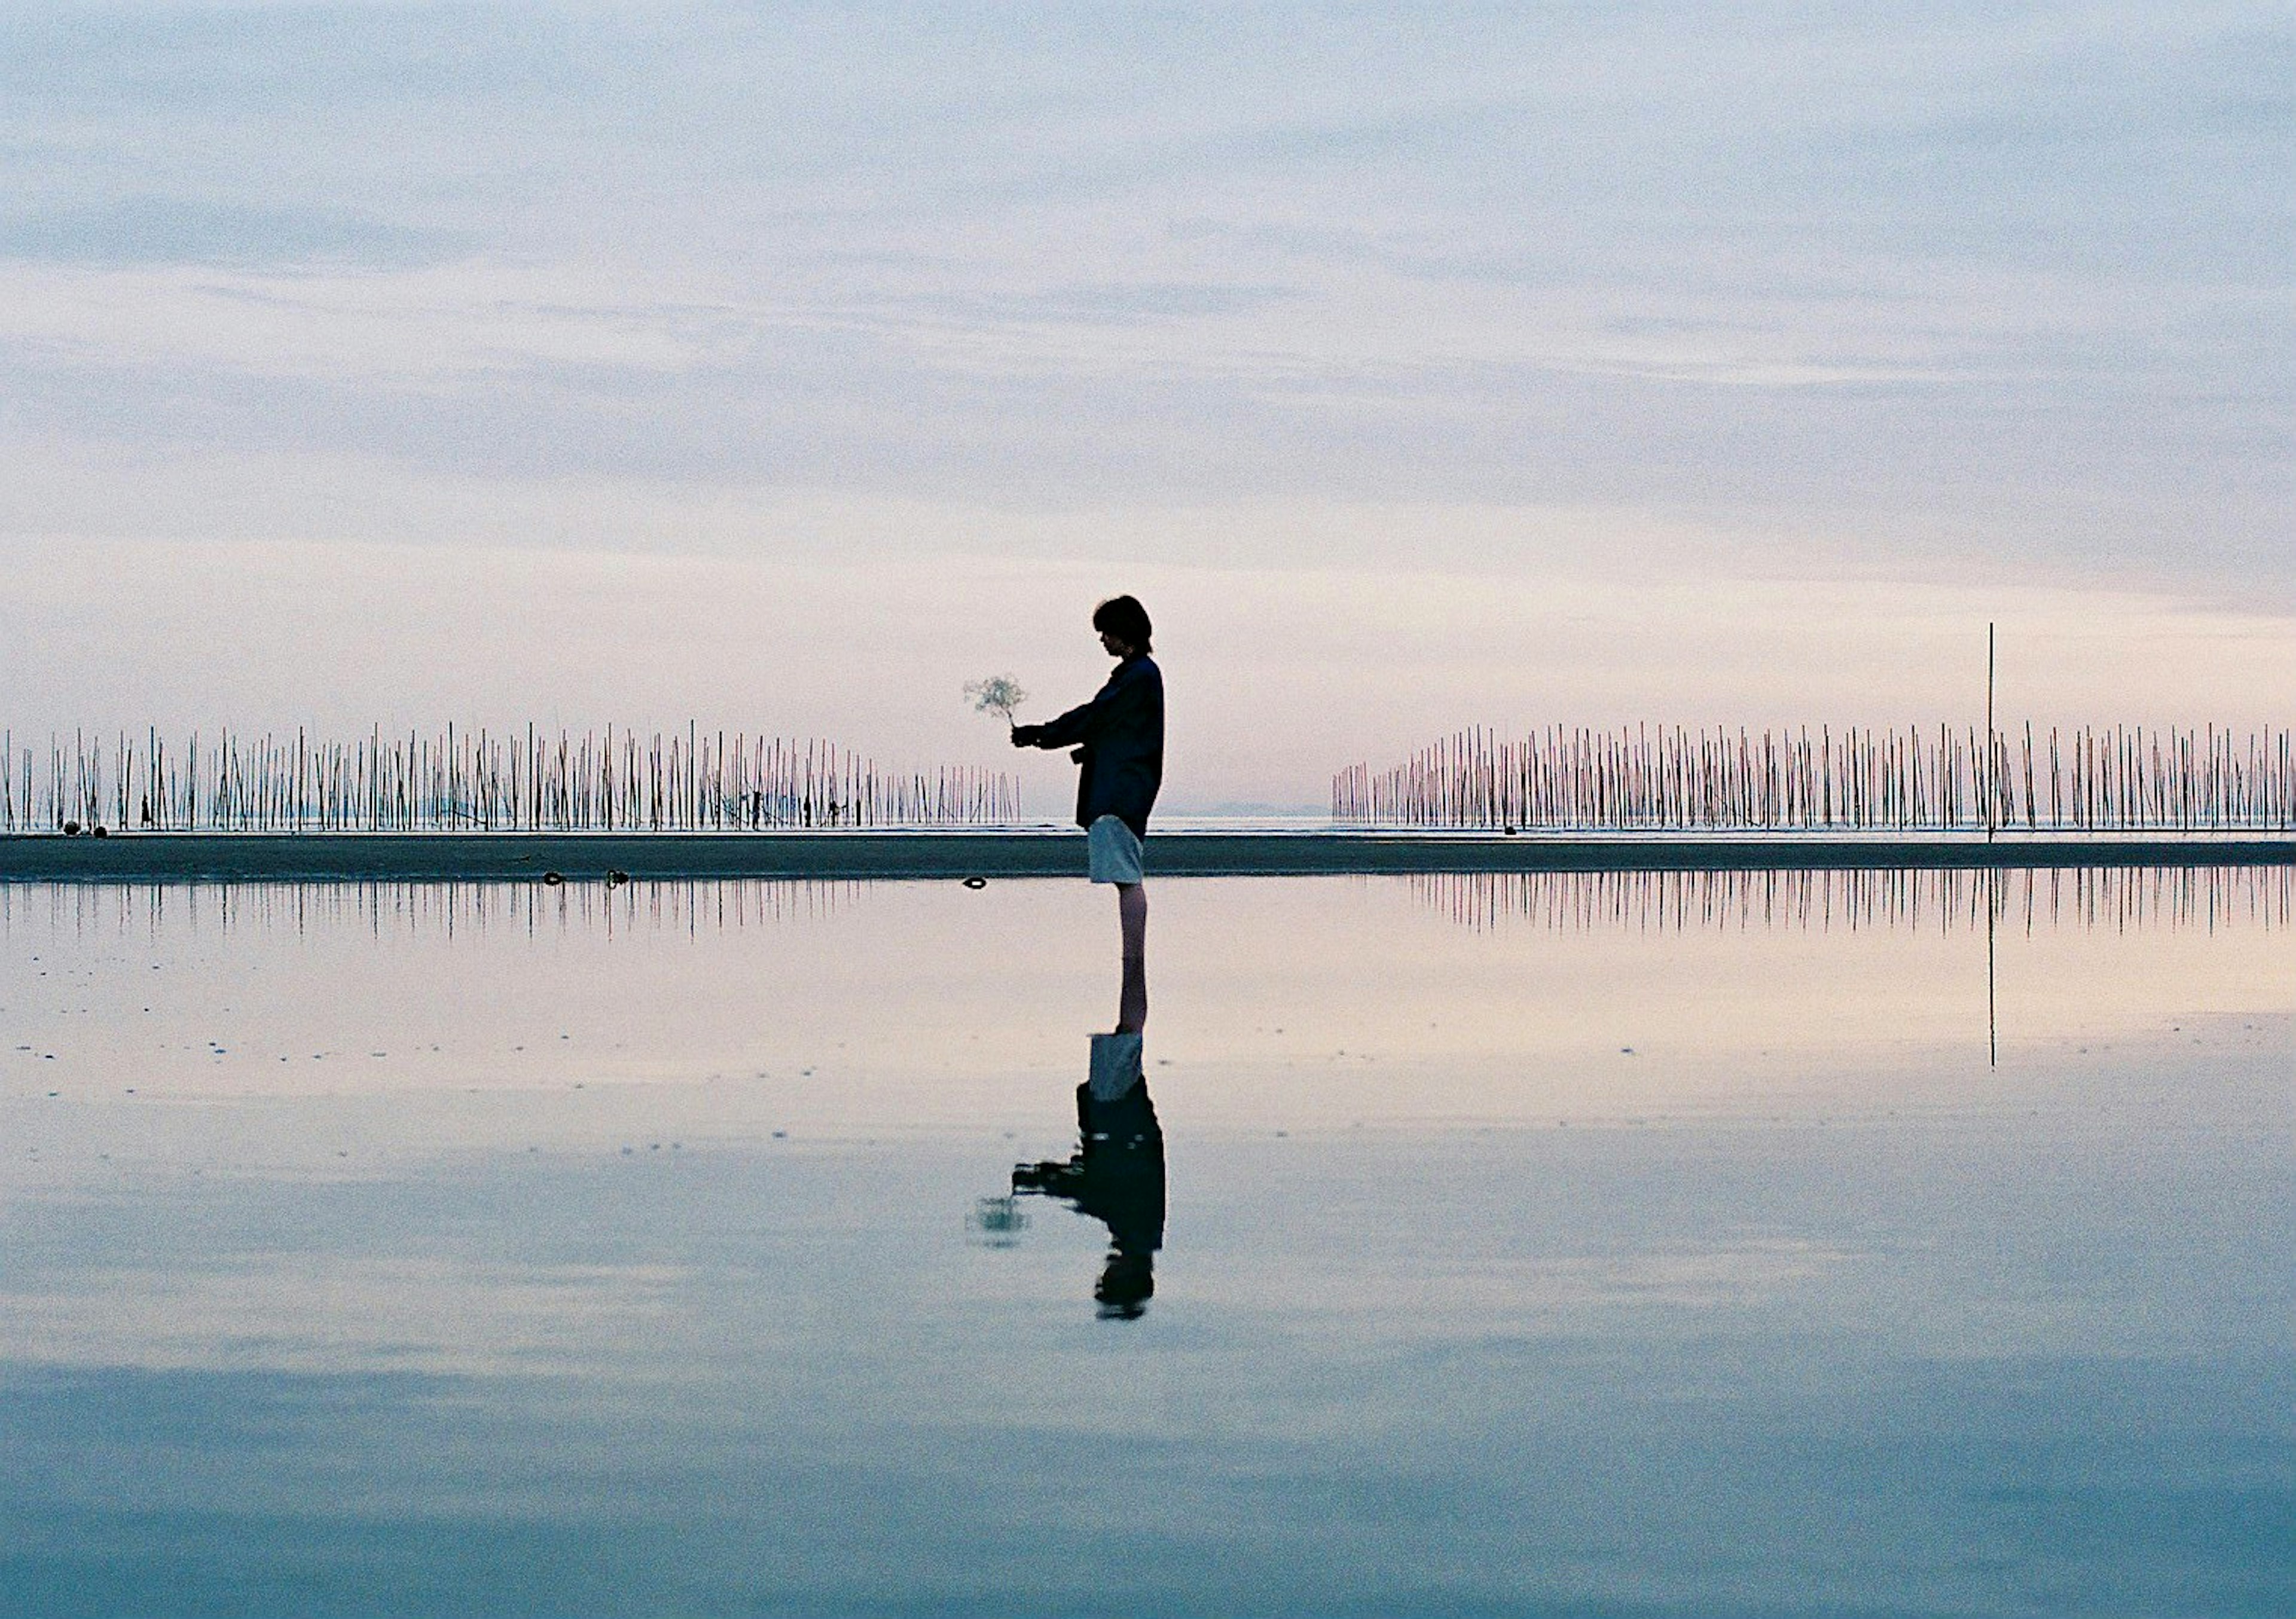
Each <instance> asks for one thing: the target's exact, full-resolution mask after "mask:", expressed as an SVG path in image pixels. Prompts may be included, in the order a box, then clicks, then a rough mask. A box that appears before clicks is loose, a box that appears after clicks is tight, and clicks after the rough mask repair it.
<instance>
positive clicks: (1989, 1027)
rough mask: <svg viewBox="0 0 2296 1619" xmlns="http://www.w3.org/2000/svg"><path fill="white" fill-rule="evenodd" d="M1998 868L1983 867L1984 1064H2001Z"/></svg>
mask: <svg viewBox="0 0 2296 1619" xmlns="http://www.w3.org/2000/svg"><path fill="white" fill-rule="evenodd" d="M2000 881H2001V872H2000V870H1999V868H1997V867H1995V866H1988V867H1986V868H1985V1066H1986V1067H1989V1068H1997V1067H2000V1066H2001V1033H2000V1030H2001V1025H2000V1022H1999V1020H1998V1019H1997V1017H1996V1015H1995V1007H1996V1002H1995V999H1994V988H1993V916H1994V912H1995V911H1996V909H1997V904H1998V887H1999V884H2000Z"/></svg>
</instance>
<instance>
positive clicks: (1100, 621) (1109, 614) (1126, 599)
mask: <svg viewBox="0 0 2296 1619" xmlns="http://www.w3.org/2000/svg"><path fill="white" fill-rule="evenodd" d="M1092 627H1093V628H1095V629H1096V630H1100V631H1103V632H1104V633H1106V634H1111V635H1113V636H1115V637H1116V638H1117V639H1118V640H1119V641H1120V642H1123V643H1124V644H1125V645H1126V646H1128V647H1130V648H1131V649H1132V650H1134V651H1136V652H1145V651H1149V650H1152V649H1151V648H1150V646H1149V644H1148V642H1149V638H1150V637H1151V636H1152V634H1154V631H1153V630H1152V628H1151V627H1150V626H1149V623H1148V609H1146V608H1144V607H1143V606H1141V605H1140V602H1139V600H1138V598H1136V597H1134V596H1111V597H1110V598H1109V599H1108V600H1107V601H1103V602H1102V603H1101V604H1100V605H1099V606H1098V607H1096V608H1095V609H1092Z"/></svg>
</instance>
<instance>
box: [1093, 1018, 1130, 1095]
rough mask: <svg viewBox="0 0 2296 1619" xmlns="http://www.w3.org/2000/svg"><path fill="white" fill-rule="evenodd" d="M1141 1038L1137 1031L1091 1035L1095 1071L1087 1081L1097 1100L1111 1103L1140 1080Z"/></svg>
mask: <svg viewBox="0 0 2296 1619" xmlns="http://www.w3.org/2000/svg"><path fill="white" fill-rule="evenodd" d="M1140 1040H1141V1037H1140V1035H1139V1034H1138V1033H1137V1032H1135V1033H1132V1034H1095V1035H1094V1036H1093V1037H1092V1073H1091V1077H1090V1078H1088V1079H1087V1081H1086V1082H1085V1083H1087V1084H1088V1085H1089V1086H1091V1088H1092V1098H1093V1100H1095V1101H1099V1102H1112V1101H1114V1100H1116V1099H1117V1098H1118V1097H1119V1096H1121V1095H1123V1094H1124V1093H1125V1092H1127V1091H1129V1090H1130V1089H1132V1087H1133V1086H1135V1085H1136V1084H1138V1083H1140Z"/></svg>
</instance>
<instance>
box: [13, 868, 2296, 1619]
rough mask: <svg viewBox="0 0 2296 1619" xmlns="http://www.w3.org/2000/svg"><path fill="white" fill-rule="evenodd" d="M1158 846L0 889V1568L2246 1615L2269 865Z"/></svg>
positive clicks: (2265, 1398)
mask: <svg viewBox="0 0 2296 1619" xmlns="http://www.w3.org/2000/svg"><path fill="white" fill-rule="evenodd" d="M1153 895H1154V906H1155V913H1154V918H1153V920H1152V959H1151V968H1152V990H1153V1002H1152V1007H1153V1010H1152V1018H1151V1022H1150V1026H1149V1032H1148V1036H1147V1041H1146V1045H1145V1056H1144V1074H1145V1075H1146V1079H1145V1089H1146V1092H1147V1093H1148V1095H1149V1096H1151V1097H1152V1102H1151V1101H1148V1100H1144V1099H1143V1097H1142V1096H1141V1094H1140V1093H1139V1092H1133V1093H1131V1094H1130V1095H1129V1096H1128V1098H1127V1099H1126V1100H1124V1101H1123V1102H1122V1103H1121V1104H1120V1106H1119V1108H1118V1110H1117V1111H1116V1112H1110V1111H1108V1110H1107V1109H1104V1108H1099V1109H1096V1110H1095V1114H1094V1116H1093V1119H1092V1122H1093V1123H1094V1124H1095V1126H1096V1127H1097V1129H1098V1133H1099V1134H1100V1136H1101V1137H1102V1138H1103V1139H1099V1140H1097V1141H1091V1142H1084V1141H1080V1140H1079V1133H1078V1097H1077V1089H1078V1084H1079V1083H1080V1082H1082V1081H1084V1080H1085V1079H1086V1078H1087V1063H1088V1049H1089V1048H1088V1037H1089V1035H1090V1034H1092V1033H1093V1032H1094V1031H1095V1030H1096V1029H1105V1028H1106V1027H1108V1026H1109V1021H1110V1020H1111V1018H1113V1016H1114V1013H1115V1008H1116V993H1117V981H1116V962H1115V953H1116V951H1115V944H1116V941H1115V922H1114V918H1113V916H1112V915H1111V914H1110V912H1111V911H1112V906H1111V904H1109V903H1108V896H1107V895H1106V893H1105V891H1093V890H1087V888H1086V887H1085V886H1084V885H1083V884H1081V883H1075V884H1068V883H1053V882H1041V883H997V884H993V885H991V886H990V887H988V888H986V889H983V890H980V891H977V892H976V891H968V890H966V889H964V888H963V887H959V886H957V885H954V884H884V885H874V886H858V887H803V886H795V885H768V884H750V885H741V884H729V885H721V886H697V887H687V886H676V887H650V886H647V885H643V884H641V885H636V886H634V887H628V888H624V889H619V890H616V891H613V892H611V893H609V892H607V891H604V890H601V889H595V888H569V889H562V890H542V889H538V888H526V887H517V888H512V887H474V888H473V887H465V888H459V889H457V888H450V887H384V888H357V887H345V888H326V889H311V888H293V887H253V888H238V889H201V888H180V887H179V888H168V889H150V888H94V887H91V888H70V887H57V888H43V887H13V888H0V936H4V941H5V949H4V953H0V975H4V976H0V1030H4V1034H5V1038H4V1040H0V1120H4V1134H0V1150H4V1158H0V1198H4V1219H5V1222H6V1223H5V1234H6V1240H5V1243H4V1246H0V1612H4V1613H7V1614H12V1615H15V1614H21V1615H79V1614H87V1615H121V1614H152V1615H162V1614H165V1615H203V1614H250V1615H253V1614H262V1615H277V1614H289V1613H293V1614H311V1615H325V1614H423V1615H427V1614H457V1615H460V1614H504V1615H523V1614H537V1615H539V1614H569V1613H581V1614H678V1615H689V1614H690V1615H714V1614H782V1613H787V1614H806V1615H839V1614H920V1615H922V1614H936V1615H939V1614H953V1615H964V1614H976V1613H977V1614H996V1615H1013V1614H1039V1613H1041V1614H1140V1613H1160V1614H1184V1615H1193V1614H1290V1613H1308V1614H1360V1615H1387V1614H1415V1613H1424V1614H1477V1615H1500V1614H1538V1615H1582V1614H1583V1615H1725V1616H1727V1615H2054V1614H2064V1615H2278V1616H2284V1615H2289V1614H2292V1613H2296V1419H2292V1416H2291V1413H2292V1411H2296V1267H2292V1265H2291V1263H2290V1259H2289V1255H2290V1254H2291V1252H2292V1251H2296V1173H2292V1172H2296V1094H2292V1083H2291V1080H2292V1074H2291V1067H2292V1065H2291V1058H2292V1051H2296V1040H2292V1029H2296V1024H2292V1020H2291V1014H2292V1011H2296V957H2292V953H2291V945H2292V943H2296V893H2292V891H2291V889H2290V887H2289V885H2288V883H2287V881H2286V879H2284V878H2283V877H2280V876H2278V875H2272V874H2267V875H2265V876H2261V877H2259V876H2254V875H2241V874H2234V873H2200V874H2188V875H2185V876H2163V875H2158V874H2137V875H2135V876H2130V877H2095V876H2092V877H2090V878H2087V879H2076V878H2074V877H2072V876H2071V875H2067V876H2063V877H2060V878H2057V879H2050V878H2047V877H2046V876H2045V877H2042V878H2038V879H2030V880H2029V879H2024V878H2022V877H2012V878H2008V879H2000V880H1997V881H1991V882H1989V881H1988V880H1987V879H1984V878H1981V877H1980V878H1975V879H1970V878H1963V879H1957V880H1956V881H1951V882H1948V881H1943V880H1940V879H1937V878H1934V877H1931V878H1925V879H1922V880H1921V881H1919V882H1915V881H1912V880H1911V879H1903V878H1899V879H1845V878H1833V879H1825V878H1818V879H1761V878H1752V879H1748V878H1744V877H1738V878H1734V879H1713V878H1709V879H1697V878H1673V879H1607V880H1604V879H1531V880H1520V881H1505V880H1484V881H1470V880H1451V881H1443V880H1423V881H1409V880H1404V879H1382V880H1353V879H1328V880H1326V879H1317V880H1275V881H1243V880H1236V881H1225V880H1223V881H1197V882H1177V881H1176V882H1166V883H1161V884H1158V885H1154V887H1153ZM1151 1110H1152V1111H1151ZM1015 1165H1023V1166H1025V1167H1024V1170H1023V1173H1022V1174H1021V1185H1020V1187H1019V1189H1018V1195H1015V1193H1016V1187H1015V1180H1014V1167H1015Z"/></svg>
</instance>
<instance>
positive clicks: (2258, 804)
mask: <svg viewBox="0 0 2296 1619" xmlns="http://www.w3.org/2000/svg"><path fill="white" fill-rule="evenodd" d="M1332 818H1333V820H1334V821H1336V822H1342V823H1351V824H1357V825H1368V826H1396V827H1457V828H1469V827H1488V828H1501V827H1516V828H1525V829H1534V828H1535V829H1552V830H1635V829H1680V830H1746V831H1767V830H1834V831H1841V830H1906V831H1913V830H1940V831H1942V830H1994V829H2003V828H2023V829H2026V830H2041V829H2045V828H2046V829H2047V830H2089V831H2103V830H2153V831H2161V830H2179V831H2195V830H2287V829H2289V828H2291V827H2292V826H2296V733H2291V732H2288V731H2285V730H2274V729H2271V728H2267V729H2265V730H2262V731H2256V732H2233V731H2230V730H2226V729H2219V728H2218V727H2216V726H2213V725H2210V726H2204V727H2202V728H2201V729H2198V730H2178V729H2174V728H2169V729H2160V728H2151V729H2148V728H2146V727H2144V726H2118V725H2115V726H2104V727H2090V726H2083V727H2079V728H2077V729H2074V730H2071V731H2065V732H2061V731H2060V730H2059V729H2058V728H2057V727H2055V726H2051V727H2050V728H2049V729H2048V730H2047V731H2046V732H2036V731H2035V729H2034V727H2033V726H2032V725H2030V724H2027V725H2025V726H2023V727H2022V728H2021V731H2019V732H2008V731H2000V730H1997V731H1994V732H1991V733H1990V735H1987V734H1986V733H1984V732H1980V731H1979V730H1977V729H1976V728H1974V727H1972V728H1970V729H1968V730H1965V731H1955V730H1953V729H1951V728H1950V727H1948V726H1944V725H1939V726H1938V727H1937V728H1936V729H1935V730H1934V731H1928V730H1920V729H1907V730H1903V731H1900V730H1897V729H1895V728H1882V729H1860V728H1857V727H1852V728H1849V729H1847V730H1843V731H1839V732H1837V731H1833V730H1832V729H1831V728H1828V727H1820V728H1819V729H1818V730H1817V731H1816V733H1815V734H1813V733H1812V732H1810V731H1809V729H1808V727H1802V728H1800V729H1799V730H1794V731H1770V730H1764V731H1760V732H1751V731H1748V730H1746V729H1743V728H1741V729H1738V730H1736V731H1728V730H1720V729H1718V730H1712V731H1705V730H1700V731H1691V730H1688V729H1685V728H1683V727H1680V726H1677V727H1673V728H1670V729H1669V728H1667V727H1662V726H1661V727H1657V728H1653V727H1651V726H1648V725H1637V726H1636V727H1634V728H1633V729H1631V730H1627V729H1621V730H1618V731H1593V730H1587V729H1570V728H1566V727H1563V726H1560V725H1556V726H1550V727H1548V728H1547V729H1546V730H1545V731H1543V732H1538V734H1536V735H1534V736H1531V737H1529V738H1526V739H1523V740H1505V739H1503V738H1501V737H1500V736H1499V735H1498V734H1497V733H1496V732H1488V731H1485V730H1482V729H1480V728H1478V729H1474V730H1471V731H1463V732H1457V733H1456V734H1455V735H1452V736H1449V737H1446V738H1444V739H1442V740H1439V741H1438V742H1435V743H1433V744H1432V745H1431V746H1429V747H1426V748H1421V749H1420V750H1419V751H1418V752H1416V753H1415V754H1413V755H1412V756H1410V757H1409V758H1407V759H1406V760H1405V761H1404V762H1403V763H1402V764H1400V765H1395V766H1393V767H1392V768H1390V769H1387V770H1377V771H1375V770H1374V769H1373V768H1372V767H1371V766H1370V765H1354V766H1352V767H1350V768H1349V769H1346V770H1343V771H1341V772H1340V773H1338V774H1337V775H1336V776H1334V777H1333V780H1332Z"/></svg>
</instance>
